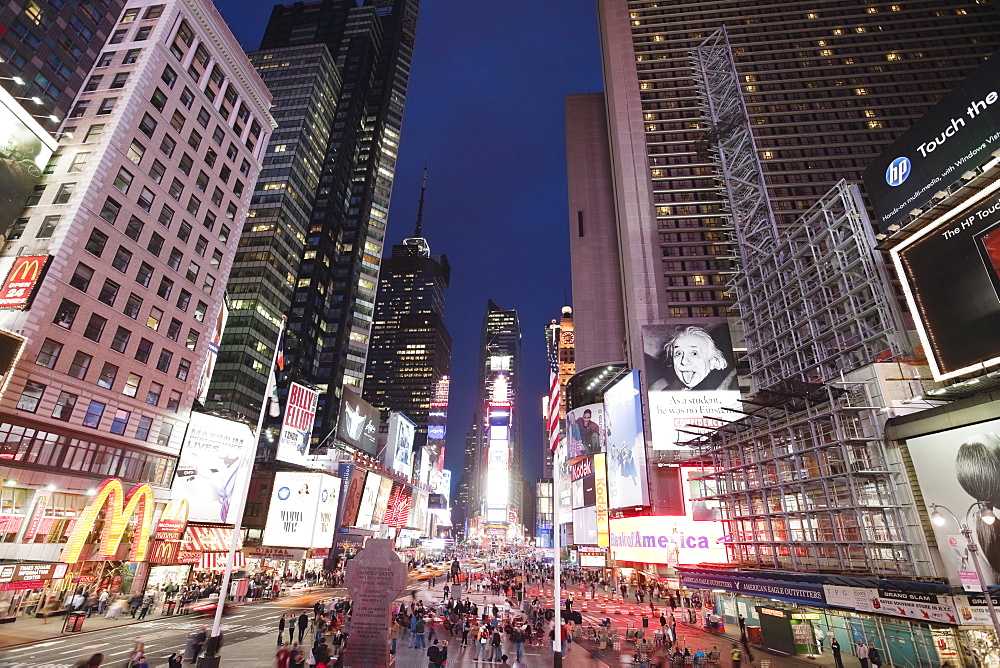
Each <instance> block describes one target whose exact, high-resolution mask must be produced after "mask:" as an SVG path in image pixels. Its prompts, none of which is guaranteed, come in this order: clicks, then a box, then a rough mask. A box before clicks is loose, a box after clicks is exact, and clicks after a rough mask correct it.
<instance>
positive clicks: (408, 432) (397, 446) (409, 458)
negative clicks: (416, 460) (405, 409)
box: [385, 412, 417, 478]
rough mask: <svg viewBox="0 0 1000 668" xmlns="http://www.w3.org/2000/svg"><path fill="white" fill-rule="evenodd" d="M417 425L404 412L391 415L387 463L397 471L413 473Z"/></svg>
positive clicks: (406, 476) (406, 473)
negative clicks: (414, 438) (414, 440)
mask: <svg viewBox="0 0 1000 668" xmlns="http://www.w3.org/2000/svg"><path fill="white" fill-rule="evenodd" d="M416 433H417V425H416V424H415V423H414V422H413V421H412V420H410V419H409V418H407V417H406V416H405V415H403V414H402V413H396V412H393V413H392V414H391V415H389V440H388V441H386V453H385V458H386V459H385V461H386V464H387V465H388V466H389V467H390V468H391V469H392V470H393V471H395V472H396V473H398V474H400V475H401V476H404V477H405V478H409V477H410V476H411V475H413V437H414V436H415V435H416Z"/></svg>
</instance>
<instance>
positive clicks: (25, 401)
mask: <svg viewBox="0 0 1000 668" xmlns="http://www.w3.org/2000/svg"><path fill="white" fill-rule="evenodd" d="M43 394H45V385H42V384H41V383H36V382H35V381H33V380H29V381H27V382H26V383H25V384H24V391H23V392H21V398H20V399H18V400H17V407H18V409H19V410H22V411H28V412H29V413H34V412H36V411H38V404H39V403H41V401H42V395H43Z"/></svg>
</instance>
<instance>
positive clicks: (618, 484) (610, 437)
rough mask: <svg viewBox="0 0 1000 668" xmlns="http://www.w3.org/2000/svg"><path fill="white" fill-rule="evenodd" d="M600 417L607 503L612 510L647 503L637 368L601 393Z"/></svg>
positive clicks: (644, 450)
mask: <svg viewBox="0 0 1000 668" xmlns="http://www.w3.org/2000/svg"><path fill="white" fill-rule="evenodd" d="M604 420H605V434H606V438H605V440H606V441H607V444H608V506H609V507H610V508H612V509H614V508H625V507H627V506H646V505H649V485H648V484H647V480H646V438H645V436H644V435H643V431H642V401H641V398H640V396H639V372H638V371H634V370H633V371H630V372H629V373H628V375H627V376H625V377H624V378H622V379H621V380H620V381H618V382H617V383H615V384H614V385H613V386H612V387H611V388H609V389H608V391H607V392H605V393H604Z"/></svg>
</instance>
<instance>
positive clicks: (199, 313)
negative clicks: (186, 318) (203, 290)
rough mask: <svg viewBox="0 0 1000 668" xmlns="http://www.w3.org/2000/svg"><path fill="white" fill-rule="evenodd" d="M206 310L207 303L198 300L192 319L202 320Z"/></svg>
mask: <svg viewBox="0 0 1000 668" xmlns="http://www.w3.org/2000/svg"><path fill="white" fill-rule="evenodd" d="M207 312H208V304H206V303H205V302H198V305H197V306H195V308H194V319H195V320H197V321H198V322H204V320H205V314H206V313H207Z"/></svg>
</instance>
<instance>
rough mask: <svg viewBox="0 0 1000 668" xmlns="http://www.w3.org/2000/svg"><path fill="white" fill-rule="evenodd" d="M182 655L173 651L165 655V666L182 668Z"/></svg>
mask: <svg viewBox="0 0 1000 668" xmlns="http://www.w3.org/2000/svg"><path fill="white" fill-rule="evenodd" d="M183 661H184V657H183V656H182V655H181V653H180V652H174V653H173V654H171V655H170V656H168V657H167V668H182V666H183V665H184V664H183Z"/></svg>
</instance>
